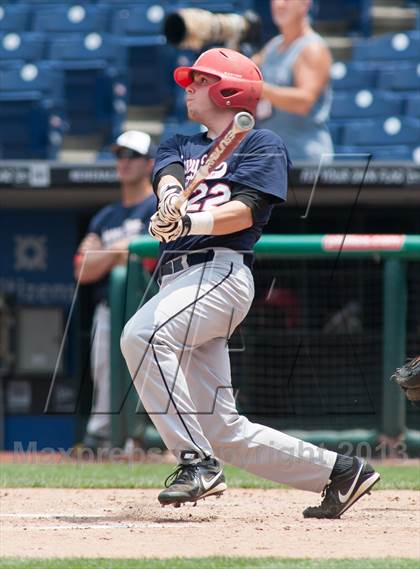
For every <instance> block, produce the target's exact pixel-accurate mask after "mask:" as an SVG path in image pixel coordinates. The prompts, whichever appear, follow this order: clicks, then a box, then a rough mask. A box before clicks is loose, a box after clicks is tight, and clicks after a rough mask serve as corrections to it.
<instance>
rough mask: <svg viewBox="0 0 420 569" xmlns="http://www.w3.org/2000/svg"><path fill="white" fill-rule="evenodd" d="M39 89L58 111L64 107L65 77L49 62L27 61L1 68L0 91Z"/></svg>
mask: <svg viewBox="0 0 420 569" xmlns="http://www.w3.org/2000/svg"><path fill="white" fill-rule="evenodd" d="M13 91H14V92H26V91H38V92H40V93H41V94H42V95H43V99H44V100H49V101H51V105H52V106H53V107H54V109H55V110H56V111H58V110H62V109H63V104H64V77H63V73H61V72H60V71H59V70H57V69H54V68H53V66H52V65H51V63H49V62H45V61H44V62H37V63H25V64H23V65H21V66H20V67H17V66H14V67H10V68H8V69H7V68H5V69H0V92H2V93H6V92H13Z"/></svg>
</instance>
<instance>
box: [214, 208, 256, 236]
mask: <svg viewBox="0 0 420 569" xmlns="http://www.w3.org/2000/svg"><path fill="white" fill-rule="evenodd" d="M209 211H210V212H211V213H212V215H213V218H214V225H213V231H212V235H227V234H228V233H236V231H242V229H247V228H248V227H251V226H252V223H253V221H252V211H251V208H250V207H248V206H247V205H245V204H244V203H242V202H240V201H237V200H232V201H230V202H227V203H225V204H223V205H220V206H218V207H215V208H212V209H210V210H209Z"/></svg>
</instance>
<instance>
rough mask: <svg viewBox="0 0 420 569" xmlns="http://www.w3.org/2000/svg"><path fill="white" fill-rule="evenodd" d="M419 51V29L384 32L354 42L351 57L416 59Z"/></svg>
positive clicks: (381, 59)
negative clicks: (383, 33) (395, 32)
mask: <svg viewBox="0 0 420 569" xmlns="http://www.w3.org/2000/svg"><path fill="white" fill-rule="evenodd" d="M419 53H420V31H417V30H414V31H410V32H400V33H397V34H386V35H384V36H381V37H378V38H372V39H369V40H365V41H362V42H359V43H356V44H355V45H354V48H353V58H354V59H357V60H365V61H366V60H372V61H374V60H378V61H383V60H385V61H386V60H389V61H392V60H395V61H405V60H412V59H414V60H416V61H417V60H418V57H419Z"/></svg>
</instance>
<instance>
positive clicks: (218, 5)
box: [173, 0, 262, 13]
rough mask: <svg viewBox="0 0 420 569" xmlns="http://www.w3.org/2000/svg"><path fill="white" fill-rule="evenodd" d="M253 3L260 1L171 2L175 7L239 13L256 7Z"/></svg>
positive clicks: (194, 0)
mask: <svg viewBox="0 0 420 569" xmlns="http://www.w3.org/2000/svg"><path fill="white" fill-rule="evenodd" d="M261 3H262V2H261ZM255 4H260V2H254V1H253V0H214V1H213V2H212V0H176V1H175V2H173V5H174V8H175V9H176V8H179V7H182V8H185V7H187V8H202V9H203V10H209V11H210V12H213V13H217V12H225V13H227V12H232V13H240V12H243V11H245V10H249V9H256V8H257V7H256V6H255Z"/></svg>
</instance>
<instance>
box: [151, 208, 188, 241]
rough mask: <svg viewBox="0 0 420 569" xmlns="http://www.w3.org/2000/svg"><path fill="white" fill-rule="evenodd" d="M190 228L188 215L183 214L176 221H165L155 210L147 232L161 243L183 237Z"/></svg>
mask: <svg viewBox="0 0 420 569" xmlns="http://www.w3.org/2000/svg"><path fill="white" fill-rule="evenodd" d="M190 229H191V220H190V217H189V216H188V215H184V216H183V217H181V218H180V219H178V221H169V222H168V221H165V220H163V219H162V218H161V216H160V212H159V211H157V212H156V213H155V214H154V215H152V217H151V218H150V225H149V233H150V235H151V236H152V237H154V238H155V239H157V240H158V241H161V242H162V243H169V241H175V239H178V238H179V237H185V236H186V235H188V234H189V232H190Z"/></svg>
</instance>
